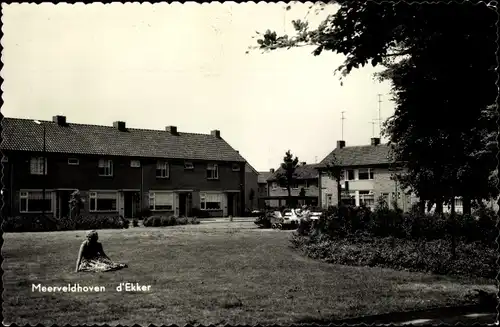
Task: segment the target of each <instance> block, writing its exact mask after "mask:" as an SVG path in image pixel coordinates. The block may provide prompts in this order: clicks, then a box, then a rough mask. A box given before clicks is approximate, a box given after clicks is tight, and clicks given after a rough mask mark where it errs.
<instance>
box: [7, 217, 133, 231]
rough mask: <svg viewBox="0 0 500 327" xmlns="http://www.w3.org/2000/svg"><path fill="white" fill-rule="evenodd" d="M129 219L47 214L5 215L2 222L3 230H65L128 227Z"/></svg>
mask: <svg viewBox="0 0 500 327" xmlns="http://www.w3.org/2000/svg"><path fill="white" fill-rule="evenodd" d="M128 227H129V221H128V220H127V219H124V218H123V217H118V216H107V217H103V216H80V217H76V218H74V219H70V218H53V217H49V216H31V217H29V216H28V217H19V216H18V217H7V218H5V219H4V220H3V222H2V230H3V231H4V232H10V233H18V232H51V231H65V230H89V229H120V228H128Z"/></svg>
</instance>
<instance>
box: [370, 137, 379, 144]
mask: <svg viewBox="0 0 500 327" xmlns="http://www.w3.org/2000/svg"><path fill="white" fill-rule="evenodd" d="M371 144H372V145H373V146H376V145H379V144H380V138H379V137H372V138H371Z"/></svg>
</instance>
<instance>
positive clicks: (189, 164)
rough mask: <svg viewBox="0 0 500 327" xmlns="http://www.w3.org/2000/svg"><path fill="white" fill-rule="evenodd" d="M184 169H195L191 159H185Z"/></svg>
mask: <svg viewBox="0 0 500 327" xmlns="http://www.w3.org/2000/svg"><path fill="white" fill-rule="evenodd" d="M184 169H186V170H193V169H194V164H193V163H192V162H191V161H184Z"/></svg>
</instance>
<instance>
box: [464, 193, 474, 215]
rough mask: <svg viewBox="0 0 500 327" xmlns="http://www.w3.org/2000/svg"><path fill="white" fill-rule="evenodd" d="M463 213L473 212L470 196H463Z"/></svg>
mask: <svg viewBox="0 0 500 327" xmlns="http://www.w3.org/2000/svg"><path fill="white" fill-rule="evenodd" d="M462 205H463V213H464V215H470V214H471V213H472V201H471V199H470V198H469V197H467V196H464V197H463V198H462Z"/></svg>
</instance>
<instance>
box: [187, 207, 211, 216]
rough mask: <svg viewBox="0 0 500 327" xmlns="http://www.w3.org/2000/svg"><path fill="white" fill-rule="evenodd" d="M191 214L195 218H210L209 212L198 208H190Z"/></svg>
mask: <svg viewBox="0 0 500 327" xmlns="http://www.w3.org/2000/svg"><path fill="white" fill-rule="evenodd" d="M191 215H192V216H193V217H196V218H210V214H209V213H208V212H207V211H204V210H201V209H200V208H193V209H192V210H191Z"/></svg>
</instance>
